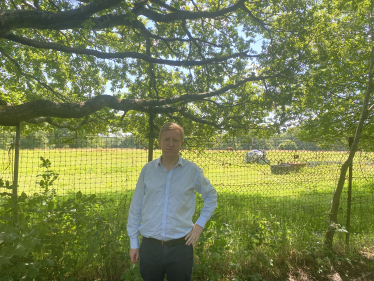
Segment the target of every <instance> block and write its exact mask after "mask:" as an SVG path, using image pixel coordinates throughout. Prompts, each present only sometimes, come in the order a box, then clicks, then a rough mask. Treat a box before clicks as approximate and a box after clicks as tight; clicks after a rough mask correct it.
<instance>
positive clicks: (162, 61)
mask: <svg viewBox="0 0 374 281" xmlns="http://www.w3.org/2000/svg"><path fill="white" fill-rule="evenodd" d="M6 39H8V40H12V41H14V42H18V43H21V44H23V45H27V46H30V47H36V48H41V49H48V50H55V51H60V52H64V53H69V54H79V55H91V56H95V57H97V58H102V59H114V58H121V59H124V58H133V59H141V60H144V61H147V62H149V63H157V64H166V65H172V66H195V65H205V64H210V63H217V62H222V61H226V60H228V59H232V58H237V57H251V58H253V57H259V56H258V55H248V54H247V52H246V51H245V52H241V53H235V54H233V55H231V56H226V57H221V58H211V59H206V60H203V61H172V60H166V59H158V58H154V57H151V56H148V55H146V54H141V53H137V52H119V53H106V52H100V51H96V50H92V49H82V48H70V47H67V46H64V45H61V44H56V43H47V42H40V41H35V40H31V39H28V38H25V37H21V36H17V35H14V34H9V35H8V36H6Z"/></svg>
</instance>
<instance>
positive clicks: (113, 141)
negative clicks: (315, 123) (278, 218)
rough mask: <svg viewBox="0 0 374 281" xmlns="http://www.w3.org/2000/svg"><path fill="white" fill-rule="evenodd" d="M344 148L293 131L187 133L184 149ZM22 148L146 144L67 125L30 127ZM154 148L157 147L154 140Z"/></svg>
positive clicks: (0, 145)
mask: <svg viewBox="0 0 374 281" xmlns="http://www.w3.org/2000/svg"><path fill="white" fill-rule="evenodd" d="M13 143H14V133H9V132H8V133H5V132H4V133H3V134H2V135H0V149H9V148H10V147H12V145H13ZM227 147H232V148H233V150H253V149H265V150H311V151H319V150H344V149H347V148H345V147H344V145H342V144H337V145H336V146H331V145H330V146H329V147H324V146H321V145H318V144H316V143H308V142H303V141H300V140H298V138H297V137H296V136H295V134H293V133H284V134H280V135H275V136H273V137H269V138H262V139H260V138H257V137H248V136H240V137H227V136H217V137H215V138H196V137H189V136H186V139H185V145H184V148H185V149H198V150H200V149H217V150H226V148H227ZM21 148H22V149H36V148H40V149H45V148H47V149H56V148H134V149H144V148H148V144H147V143H145V142H144V141H143V140H142V139H140V138H136V137H134V136H132V135H130V134H122V135H118V134H117V135H109V136H104V135H95V136H92V135H86V134H85V133H84V132H71V131H69V130H67V129H55V130H54V131H53V132H48V131H32V132H30V133H29V134H27V135H25V134H24V135H22V137H21ZM155 148H158V146H157V142H155Z"/></svg>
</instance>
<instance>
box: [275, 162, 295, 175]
mask: <svg viewBox="0 0 374 281" xmlns="http://www.w3.org/2000/svg"><path fill="white" fill-rule="evenodd" d="M270 170H271V173H272V174H288V173H289V172H290V171H291V166H290V165H286V164H278V165H270Z"/></svg>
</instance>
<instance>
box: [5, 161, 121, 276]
mask: <svg viewBox="0 0 374 281" xmlns="http://www.w3.org/2000/svg"><path fill="white" fill-rule="evenodd" d="M41 160H42V165H41V166H42V167H43V168H45V170H46V171H45V173H43V174H41V175H39V176H40V177H41V180H40V181H39V182H38V184H39V187H40V189H41V192H40V193H39V192H38V193H35V194H34V195H32V196H27V195H26V194H25V193H22V194H21V195H20V196H19V197H18V198H17V199H18V200H17V202H16V203H15V202H14V198H12V197H11V196H8V195H4V194H3V199H2V200H1V202H2V205H1V209H0V212H1V221H2V224H0V237H1V239H0V250H1V251H0V252H1V255H0V271H1V278H0V280H2V281H5V280H6V281H8V280H69V281H72V280H77V279H79V276H80V275H82V274H85V275H86V276H89V275H90V274H92V273H89V271H88V273H87V270H89V269H90V268H91V267H94V266H95V264H96V263H98V262H100V263H101V264H103V267H102V269H101V271H102V273H105V275H106V276H107V277H108V278H116V277H118V276H119V275H120V274H121V271H122V268H121V266H122V265H123V264H124V263H125V258H126V256H125V255H124V254H123V253H124V251H123V250H121V249H123V246H124V245H123V239H121V237H122V235H123V230H124V225H123V222H122V221H121V220H118V221H108V220H106V219H105V218H104V217H103V216H102V214H100V208H99V205H102V204H107V205H108V206H110V205H114V204H113V202H109V201H105V200H99V199H97V198H96V196H95V195H90V196H86V195H83V194H82V193H81V192H80V191H79V192H77V193H75V194H74V196H70V198H69V199H67V200H62V201H61V200H60V199H58V198H57V196H56V193H55V190H54V189H53V183H54V181H55V180H56V179H57V177H58V175H57V174H55V173H53V171H51V170H50V167H51V163H50V162H49V160H48V159H44V158H41ZM117 208H118V207H117ZM15 212H16V215H15V216H14V213H15ZM121 212H122V211H121ZM121 212H118V214H120V215H121V216H122V214H121ZM113 260H116V262H117V265H116V266H113V265H112V264H111V263H112V261H113ZM99 274H100V272H99Z"/></svg>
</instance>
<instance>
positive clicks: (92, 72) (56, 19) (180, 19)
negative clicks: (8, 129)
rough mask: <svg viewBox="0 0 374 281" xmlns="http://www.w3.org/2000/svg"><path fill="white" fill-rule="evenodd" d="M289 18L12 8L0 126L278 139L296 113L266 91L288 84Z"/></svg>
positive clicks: (86, 6) (2, 16) (183, 8)
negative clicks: (279, 40) (282, 59)
mask: <svg viewBox="0 0 374 281" xmlns="http://www.w3.org/2000/svg"><path fill="white" fill-rule="evenodd" d="M272 5H274V6H272ZM292 9H299V8H298V7H293V6H292V5H291V6H290V7H286V6H283V10H284V11H282V12H285V11H286V10H292ZM279 12H280V9H279V7H278V6H277V5H276V3H275V4H272V3H270V2H266V3H265V2H263V1H254V2H248V1H246V0H238V1H206V0H203V1H172V2H168V1H165V2H164V1H159V0H152V1H134V2H131V1H119V0H93V1H88V0H77V1H74V0H56V1H51V0H45V1H43V0H42V1H38V0H35V1H33V2H28V1H21V0H13V1H5V2H2V3H0V55H1V57H0V58H1V66H0V69H1V71H0V75H1V77H0V79H1V81H2V86H1V87H0V100H1V105H0V106H1V108H0V125H3V126H14V125H16V124H18V123H20V122H27V123H29V124H39V123H48V124H50V125H53V126H56V127H66V128H70V129H73V130H76V129H79V128H80V127H81V126H84V128H85V130H92V131H95V132H105V131H108V128H111V129H112V130H115V129H114V128H122V130H125V131H133V132H136V131H137V130H138V131H139V130H143V131H147V130H149V126H150V125H149V124H150V122H149V119H150V118H152V122H154V123H155V126H156V128H157V124H161V123H162V122H164V121H165V120H175V121H178V122H180V123H181V124H182V125H187V124H188V126H187V127H189V128H193V132H194V134H203V133H206V132H207V131H210V132H213V131H217V130H233V129H236V130H239V131H240V130H244V131H247V130H248V129H259V128H269V124H268V123H267V121H266V117H267V116H268V113H269V112H271V111H273V110H274V109H276V108H278V107H279V108H281V107H284V104H286V103H287V100H285V99H281V98H274V97H271V96H270V95H269V94H267V91H266V83H269V82H267V81H272V80H274V81H275V79H286V78H287V75H288V74H287V69H288V67H287V65H283V66H282V67H272V65H271V60H272V57H273V55H274V54H273V52H272V50H271V48H270V47H271V46H270V43H271V42H272V37H273V36H274V33H275V31H273V30H272V27H271V25H272V21H273V17H274V15H275V14H276V13H279ZM259 38H260V39H261V40H262V46H260V47H258V48H257V49H256V50H255V48H254V46H255V44H256V40H259ZM269 46H270V47H269ZM261 61H264V62H266V63H268V64H269V65H267V67H260V64H261ZM278 64H279V63H278ZM270 83H271V82H270ZM108 90H109V91H110V92H111V95H108V94H107V92H108ZM278 123H280V122H278ZM273 124H274V123H273ZM189 133H192V129H191V131H190V132H189Z"/></svg>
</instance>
